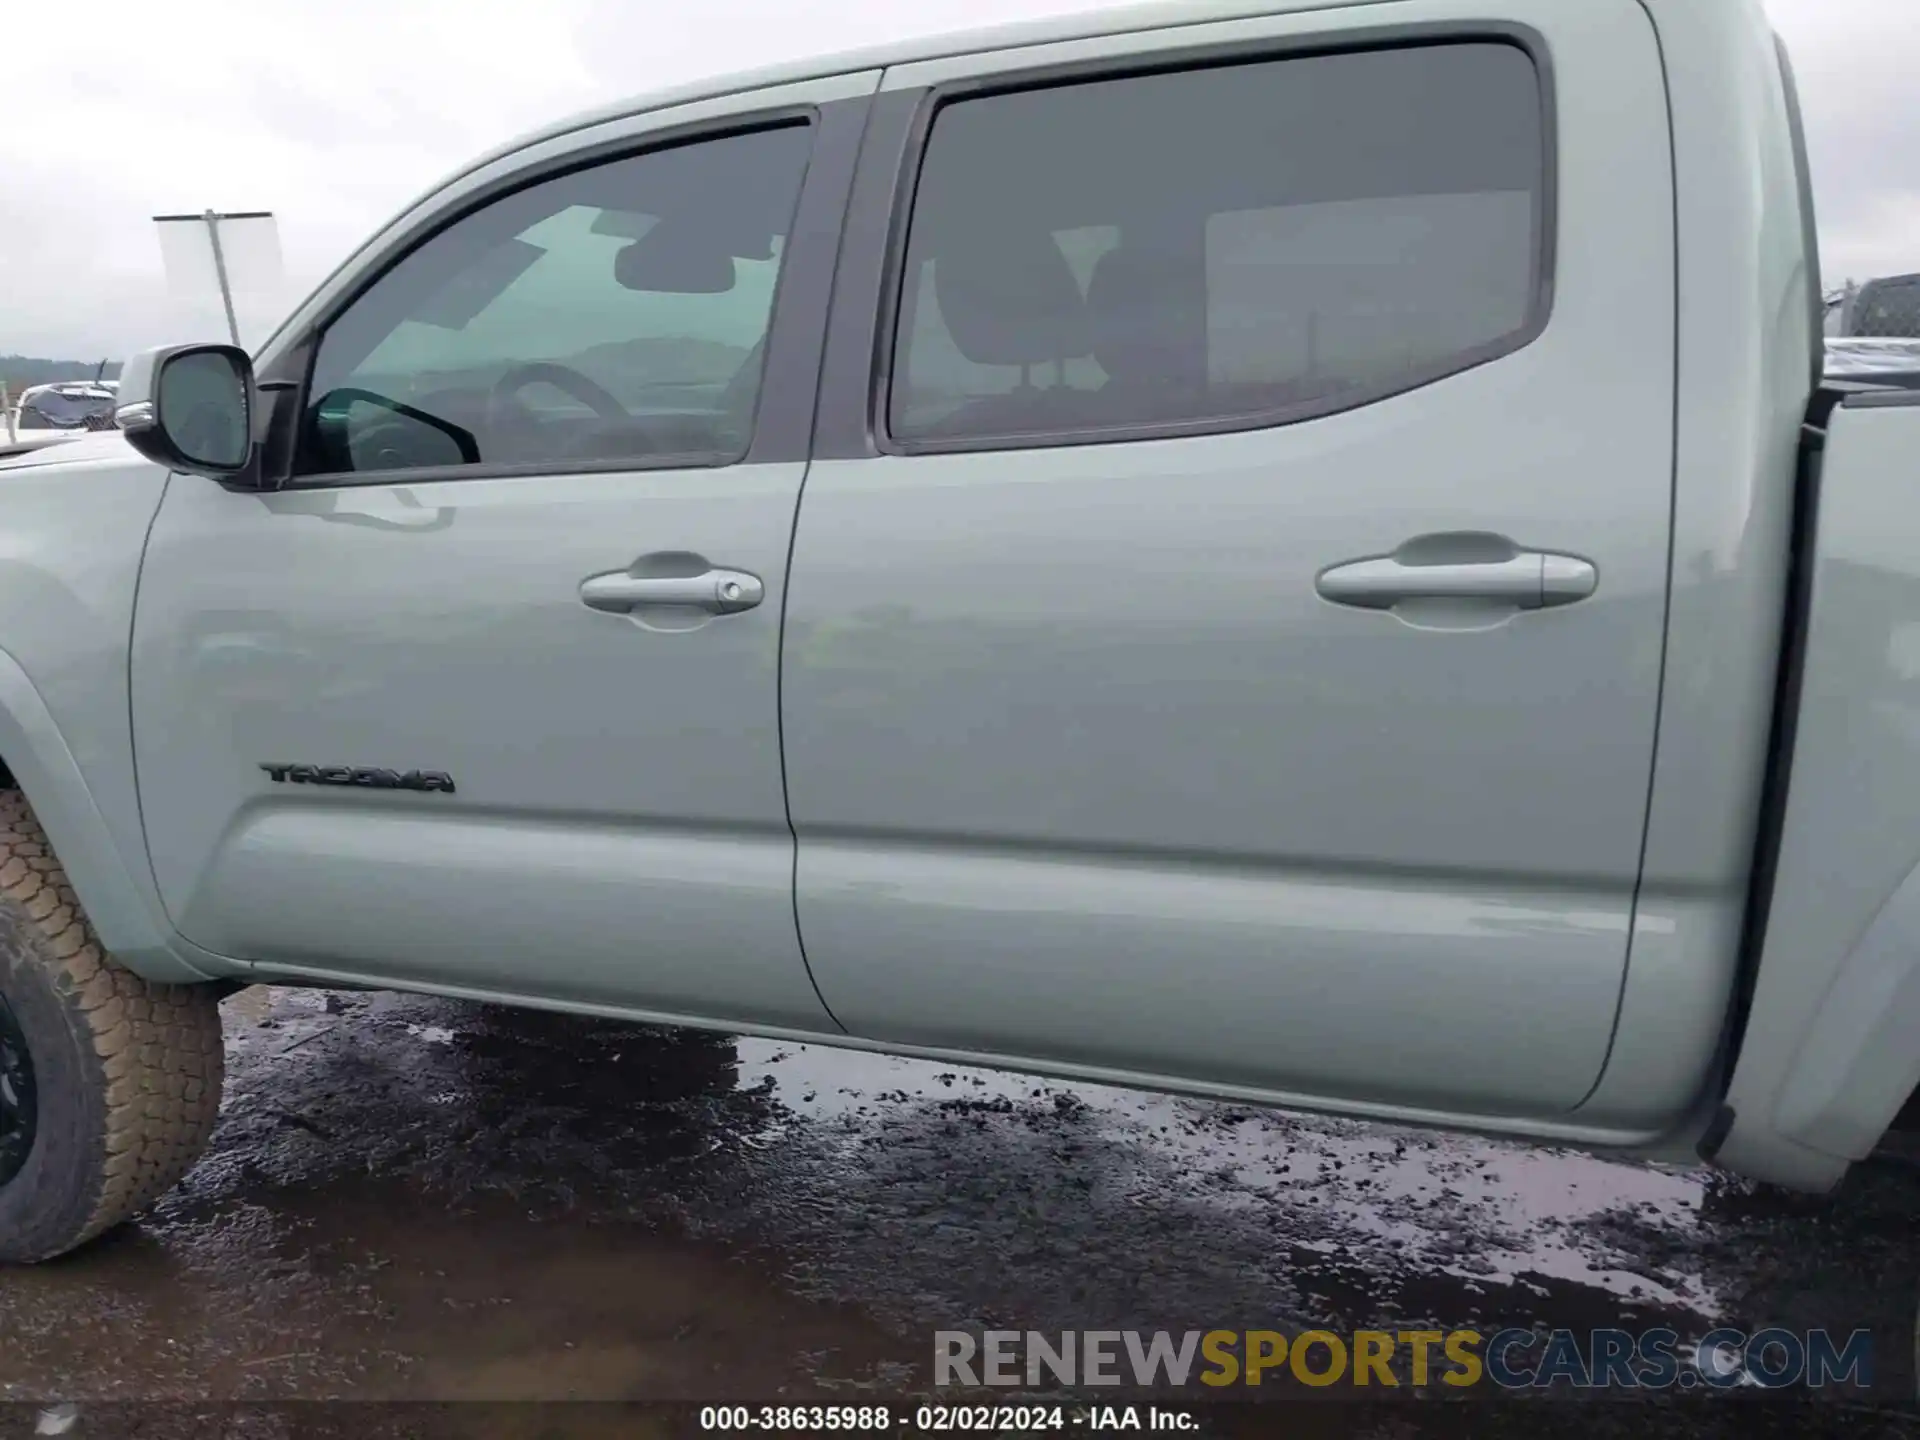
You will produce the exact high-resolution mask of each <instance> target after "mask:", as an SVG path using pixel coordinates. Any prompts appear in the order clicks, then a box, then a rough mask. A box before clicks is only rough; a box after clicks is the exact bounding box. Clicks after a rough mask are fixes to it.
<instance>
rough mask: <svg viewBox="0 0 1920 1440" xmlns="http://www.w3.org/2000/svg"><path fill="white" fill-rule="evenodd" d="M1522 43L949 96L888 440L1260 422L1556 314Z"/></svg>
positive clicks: (920, 208)
mask: <svg viewBox="0 0 1920 1440" xmlns="http://www.w3.org/2000/svg"><path fill="white" fill-rule="evenodd" d="M1548 193H1549V192H1548V184H1547V137H1546V127H1545V121H1544V118H1543V100H1542V85H1541V80H1540V77H1539V74H1538V72H1537V70H1536V68H1535V65H1534V62H1533V60H1532V58H1531V56H1530V55H1529V54H1528V53H1527V52H1526V50H1524V49H1523V48H1521V47H1520V46H1518V45H1515V44H1510V43H1507V42H1504V41H1497V40H1487V41H1460V42H1450V43H1438V44H1429V45H1421V46H1408V47H1402V48H1398V49H1384V50H1374V51H1364V52H1355V53H1351V54H1337V55H1316V56H1304V57H1298V58H1292V59H1282V60H1272V61H1260V62H1253V63H1245V64H1232V65H1220V66H1212V67H1207V68H1204V69H1192V70H1183V71H1168V72H1163V73H1157V74H1150V75H1139V76H1129V77H1125V78H1118V79H1112V80H1096V81H1090V82H1084V83H1078V84H1069V85H1059V86H1053V87H1050V88H1046V89H1038V90H1027V91H1018V92H1013V93H1008V94H999V95H990V96H984V97H980V98H977V99H967V100H959V101H955V102H953V103H950V104H948V105H946V106H944V107H942V109H941V110H940V111H939V113H938V114H937V115H936V116H935V119H934V124H933V127H932V130H931V132H930V134H929V136H928V141H927V145H926V149H925V153H924V155H923V156H922V159H921V167H920V176H919V182H918V186H917V188H916V190H915V199H914V210H913V215H912V218H911V222H910V226H909V232H908V238H907V254H906V264H905V267H904V272H903V292H902V294H901V296H900V302H899V311H898V314H899V320H898V324H897V328H896V332H895V336H894V358H893V367H892V377H891V386H890V393H889V397H888V415H887V420H888V429H889V432H890V433H891V434H892V436H893V437H894V438H896V439H899V440H903V441H908V442H913V441H936V442H937V441H946V442H964V441H972V440H981V441H988V440H994V439H1018V438H1019V437H1022V436H1044V435H1053V436H1072V435H1075V434H1083V435H1084V436H1085V438H1087V439H1099V438H1102V436H1103V435H1104V434H1106V433H1110V432H1113V431H1116V430H1118V431H1126V430H1128V429H1131V428H1135V427H1144V426H1169V425H1170V426H1180V425H1192V424H1196V423H1198V424H1205V425H1210V426H1220V425H1233V424H1236V423H1238V424H1242V425H1259V424H1272V423H1276V422H1279V421H1282V420H1285V419H1288V418H1291V417H1293V416H1298V415H1303V414H1312V413H1325V412H1327V411H1329V410H1332V409H1338V408H1344V407H1345V406H1348V405H1354V404H1361V403H1365V402H1367V401H1369V400H1373V399H1378V398H1381V397H1382V396H1384V395H1387V394H1391V393H1394V392H1397V391H1400V390H1404V389H1408V388H1411V387H1413V386H1415V385H1420V384H1425V383H1428V382H1429V381H1432V380H1434V379H1437V378H1440V377H1441V376H1443V375H1446V374H1451V373H1453V372H1455V371H1458V370H1461V369H1464V368H1467V367H1468V366H1470V365H1474V364H1478V363H1481V362H1483V361H1485V360H1487V359H1490V358H1493V357H1494V356H1496V355H1498V354H1501V353H1504V352H1505V351H1506V350H1509V349H1512V348H1513V347H1514V346H1516V345H1518V344H1520V343H1523V342H1524V341H1525V340H1526V339H1527V338H1528V337H1529V336H1530V335H1531V334H1532V333H1534V332H1535V331H1536V330H1537V328H1538V326H1539V325H1540V324H1541V323H1543V321H1544V307H1545V304H1546V298H1547V293H1548V286H1547V273H1546V266H1547V259H1548V257H1547V253H1546V250H1547V247H1546V243H1545V242H1546V236H1547V223H1546V205H1547V199H1548Z"/></svg>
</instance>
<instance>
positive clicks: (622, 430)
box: [297, 125, 811, 475]
mask: <svg viewBox="0 0 1920 1440" xmlns="http://www.w3.org/2000/svg"><path fill="white" fill-rule="evenodd" d="M810 143H811V132H810V129H809V128H808V127H807V126H805V125H790V126H785V127H782V128H778V129H772V130H762V131H755V132H752V133H748V134H743V135H733V136H728V137H726V138H724V139H717V140H703V141H696V142H694V143H691V144H686V145H681V146H676V147H673V148H671V149H665V150H656V151H651V152H649V153H647V154H643V155H637V156H633V157H630V158H628V159H624V160H616V161H612V162H609V163H607V164H602V165H596V166H593V167H591V168H588V169H584V170H578V171H574V172H573V173H571V174H567V175H562V176H558V177H556V178H554V179H551V180H547V181H543V182H541V183H539V184H536V185H531V186H529V187H527V188H526V189H524V190H519V191H516V192H514V193H513V194H511V195H509V196H507V197H505V198H504V199H501V200H498V201H495V202H493V203H492V204H489V205H487V206H485V207H484V208H482V209H480V210H477V211H475V212H474V213H472V214H470V215H468V216H466V217H465V218H463V219H460V220H458V221H456V222H454V223H453V224H452V225H450V226H448V227H447V228H446V229H444V230H441V231H439V232H437V233H436V234H435V235H434V236H433V237H432V238H430V239H428V240H427V241H426V242H425V243H424V244H422V245H421V246H419V248H417V249H415V250H414V251H412V252H411V253H410V254H408V255H407V256H406V257H405V258H404V259H402V260H401V261H400V263H399V264H397V265H396V266H394V267H393V268H392V269H391V270H389V271H388V272H387V273H386V274H385V275H383V276H382V277H381V278H380V279H379V280H377V281H376V282H375V283H374V284H373V286H372V287H371V288H370V289H368V290H367V291H366V292H365V293H364V294H362V295H361V296H360V297H359V298H358V299H357V300H356V301H354V303H353V304H352V305H351V306H349V307H348V308H347V310H346V311H344V312H343V313H342V314H341V315H340V317H339V318H338V319H337V320H336V321H335V322H334V323H333V324H332V326H331V327H329V329H328V330H327V332H326V333H325V335H324V336H323V337H322V339H321V342H320V346H319V349H318V352H317V354H316V356H315V359H314V367H313V376H312V381H311V383H310V385H309V387H308V391H307V399H306V403H305V409H304V411H303V413H302V416H301V434H300V443H299V447H298V463H297V470H298V473H300V474H303V475H333V474H358V475H365V474H377V473H380V472H384V471H392V470H405V469H413V468H417V467H420V466H439V465H475V464H486V465H500V464H506V465H515V464H521V465H553V464H567V463H579V464H591V463H595V462H606V461H619V460H633V461H635V462H638V463H658V462H659V461H661V460H666V459H672V460H676V461H679V462H682V463H708V464H721V463H726V462H728V461H732V460H737V459H739V458H740V457H741V456H742V455H744V454H745V453H746V450H747V447H748V444H749V442H750V440H751V438H752V429H753V415H754V410H755V406H756V403H757V401H758V398H759V389H760V375H761V370H762V361H763V359H764V354H765V348H766V347H765V341H766V335H767V327H768V324H769V322H770V320H771V318H772V313H773V297H774V288H775V285H776V283H777V281H778V279H779V273H780V259H781V254H782V252H783V250H784V248H785V241H786V236H787V230H788V227H789V226H790V224H791V223H792V219H793V214H794V210H795V207H796V206H797V204H798V201H799V195H800V183H801V180H802V178H803V176H804V174H805V170H806V164H807V158H808V154H809V148H810Z"/></svg>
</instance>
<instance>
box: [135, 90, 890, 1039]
mask: <svg viewBox="0 0 1920 1440" xmlns="http://www.w3.org/2000/svg"><path fill="white" fill-rule="evenodd" d="M876 80H877V76H875V75H872V74H869V75H866V76H864V77H861V76H855V77H851V78H850V79H840V80H836V81H829V82H822V83H820V84H817V85H813V86H797V87H789V88H788V89H787V90H785V91H783V92H780V93H779V94H778V95H775V96H772V97H768V109H769V111H770V112H771V113H770V114H769V115H768V116H767V118H765V119H764V120H760V119H756V118H755V117H753V116H748V117H745V118H744V119H743V118H742V117H741V116H739V115H729V116H725V117H709V118H707V119H706V120H705V122H704V123H705V125H706V127H707V129H706V133H701V130H700V126H699V124H698V123H693V125H692V128H693V130H694V133H692V134H688V133H687V130H688V128H689V122H688V117H686V116H671V115H670V116H667V117H665V118H663V119H657V120H655V121H652V122H650V124H652V125H655V126H665V127H672V128H671V130H670V133H671V135H672V143H670V144H666V143H662V142H660V141H657V140H655V141H651V142H650V141H649V139H648V136H647V134H644V133H643V134H639V135H636V136H635V137H634V138H633V139H632V140H631V141H630V142H628V143H627V144H625V145H624V147H622V146H619V145H618V144H617V137H616V142H609V141H608V138H607V136H606V135H605V134H604V133H601V134H594V133H589V134H587V135H584V136H579V137H576V138H574V139H572V140H570V141H569V142H567V143H568V144H569V145H571V146H572V147H573V149H574V151H575V152H576V153H571V154H570V153H568V151H567V150H566V149H563V148H560V147H558V146H556V145H553V144H549V145H548V146H546V147H543V148H542V149H541V150H540V151H538V152H536V154H535V155H534V157H533V160H532V162H529V161H526V160H522V161H521V162H520V163H522V164H527V163H534V164H535V165H536V170H535V173H533V174H532V175H530V176H526V177H520V178H514V177H510V178H509V179H508V180H507V181H506V182H502V181H501V179H500V178H499V177H498V175H497V174H496V175H489V174H487V173H482V174H481V175H480V176H478V177H475V178H474V179H473V180H472V181H470V182H469V183H468V185H467V186H466V191H473V190H476V189H479V190H481V191H482V193H485V194H486V195H487V199H486V202H485V203H484V204H482V205H481V206H480V207H479V208H477V209H474V208H471V207H472V199H471V196H470V194H468V193H465V192H463V193H461V194H457V195H453V196H450V197H446V198H444V199H443V200H440V201H436V202H431V203H434V204H438V205H442V206H443V207H444V208H445V209H446V210H447V211H448V212H449V213H450V218H451V223H431V224H428V225H425V226H424V227H422V228H426V229H429V230H430V231H431V233H430V235H428V237H427V238H425V239H423V240H419V241H416V242H413V243H412V244H411V246H410V247H409V246H407V245H404V244H403V245H401V246H399V247H396V248H397V251H398V253H397V254H396V256H395V257H394V258H395V260H396V261H397V263H392V264H391V265H390V266H389V265H388V262H387V261H386V260H384V259H378V260H374V261H370V262H369V268H370V269H371V270H374V271H376V272H377V273H379V278H378V279H377V280H376V281H375V282H374V283H373V284H372V285H371V287H370V288H361V289H360V293H358V295H357V297H352V298H343V301H342V303H341V304H339V305H336V306H335V307H334V308H333V311H332V313H329V314H327V315H325V316H324V317H323V318H322V319H321V320H320V321H319V322H317V328H316V329H315V331H314V332H313V341H312V343H310V344H308V345H307V348H308V349H309V350H310V352H311V381H310V383H309V384H308V385H307V386H306V389H305V395H304V399H303V400H302V402H301V404H300V407H299V421H298V434H297V441H296V443H295V445H294V447H293V454H292V458H291V460H290V462H289V463H288V464H287V470H288V471H289V475H288V479H287V483H286V484H285V485H284V486H283V487H282V488H280V489H277V490H275V491H273V492H271V493H234V492H229V491H228V490H225V489H223V488H221V487H220V486H218V485H216V484H213V483H211V482H207V481H203V480H198V479H191V478H187V477H184V476H176V477H175V478H174V480H173V482H172V484H171V486H170V488H169V491H168V494H167V497H166V500H165V502H164V505H163V507H162V510H161V513H160V515H159V518H158V521H157V523H156V525H155V527H154V531H153V536H152V540H151V544H150V546H149V549H148V553H147V557H146V565H145V571H144V573H143V575H142V578H141V587H140V593H139V604H138V614H137V620H136V630H137V633H136V637H135V643H134V647H133V648H134V654H135V656H136V659H135V661H134V670H133V710H134V715H135V744H136V753H137V758H138V762H139V772H140V777H141V783H142V795H143V799H144V802H145V804H144V809H145V814H146V819H147V825H148V838H149V842H150V846H151V852H152V857H153V863H154V869H155V873H156V875H157V877H158V881H159V886H160V890H161V893H162V895H163V896H164V898H165V901H166V904H167V906H168V908H169V911H170V912H171V915H172V917H173V919H174V921H175V923H176V924H177V925H178V926H179V928H180V930H181V932H182V933H183V934H184V935H185V936H186V937H187V938H188V939H190V940H192V941H193V942H195V943H196V944H198V945H200V946H203V947H205V948H206V949H209V950H212V951H215V952H218V953H221V954H224V955H229V956H234V957H238V958H240V959H243V960H248V961H255V962H261V963H262V964H264V965H269V966H276V967H288V966H292V967H303V968H308V969H313V970H318V971H322V972H327V973H333V974H346V975H355V976H367V977H373V978H374V979H378V980H391V981H396V982H399V983H403V984H404V983H418V984H427V985H438V986H443V987H449V988H455V989H462V990H469V991H474V992H480V993H512V994H523V995H530V996H535V997H550V998H555V999H562V1000H569V1001H574V1002H582V1003H602V1004H619V1005H624V1006H632V1007H640V1008H644V1009H647V1010H651V1011H656V1012H661V1013H666V1014H694V1015H700V1016H705V1017H710V1018H721V1019H727V1018H738V1019H743V1020H750V1021H757V1022H760V1023H763V1024H772V1025H792V1026H803V1027H809V1028H818V1027H820V1026H822V1025H824V1024H827V1023H828V1022H827V1020H826V1016H825V1013H824V1012H823V1011H822V1010H821V1007H820V1004H819V1001H818V999H817V997H816V995H815V993H814V991H813V988H812V986H811V985H810V984H809V982H808V980H807V975H806V969H805V965H804V962H803V960H802V958H801V955H800V950H799V946H798V943H797V941H796V939H795V935H794V923H793V911H792V899H791V896H792V865H793V855H792V838H791V833H790V831H789V829H788V826H787V819H786V808H785V799H784V795H783V791H782V783H781V770H780V749H779V723H778V721H779V717H778V711H777V680H778V673H777V665H778V655H779V624H780V611H781V605H782V601H783V598H784V580H785V572H786V562H787V549H788V542H789V539H790V536H791V532H792V526H793V515H794V505H795V502H796V498H797V496H798V493H799V488H800V482H801V478H802V475H803V474H804V470H805V461H806V444H807V430H808V427H809V425H810V422H811V407H812V393H813V392H812V385H813V376H814V372H815V369H816V367H817V357H818V347H819V334H820V330H821V327H822V325H823V323H824V300H822V299H818V298H817V297H818V296H820V295H823V294H824V290H825V287H826V282H827V280H828V279H829V278H830V274H831V264H832V254H833V241H834V228H835V227H836V226H837V222H838V217H839V214H840V210H841V206H842V204H843V201H844V190H845V184H846V181H847V179H848V177H849V175H850V173H851V159H850V156H851V152H852V148H853V145H854V144H855V143H856V142H857V138H858V134H859V126H860V121H861V119H862V115H863V112H864V106H865V100H864V98H859V97H862V96H863V95H864V93H865V92H870V91H871V89H872V88H873V85H874V83H875V81H876ZM849 97H853V98H849ZM731 103H732V104H733V106H734V107H736V108H737V107H738V106H739V105H740V103H741V102H739V101H738V100H736V101H733V102H731ZM707 108H708V109H711V108H712V107H707ZM692 119H693V122H699V121H700V119H701V117H700V116H699V115H695V116H694V117H692ZM676 121H678V122H680V123H679V124H677V125H676V124H675V122H676ZM629 123H632V122H629ZM716 124H722V125H724V127H725V129H724V131H722V132H721V133H712V127H713V126H714V125H716ZM589 145H591V146H592V147H593V149H592V150H591V151H590V152H589V153H592V154H594V155H595V157H596V163H594V164H592V165H590V166H588V167H586V168H579V163H578V162H579V155H578V153H577V152H578V151H579V150H580V149H582V148H585V147H587V146H589ZM609 150H615V151H618V152H620V153H614V154H611V155H610V154H609V153H608V152H609ZM498 169H499V167H498V166H496V167H495V170H496V171H497V170H498ZM835 187H837V193H833V192H835ZM503 191H504V193H502V192H503ZM803 191H804V198H803ZM796 215H799V216H801V217H803V219H802V222H801V223H800V224H799V225H798V226H796ZM809 216H811V217H812V218H811V219H806V218H804V217H809ZM823 219H824V223H823ZM783 267H785V268H786V270H787V272H788V273H787V274H786V275H785V277H784V282H785V283H781V282H782V281H783V276H782V270H783ZM776 287H778V292H779V298H778V303H777V304H776ZM353 288H358V287H353V286H349V287H348V289H349V292H350V291H351V290H352V289H353ZM300 343H302V344H307V342H304V341H303V342H300ZM281 368H282V369H284V368H285V367H284V365H283V366H282V367H281ZM262 369H263V373H264V374H268V375H269V376H270V375H271V374H272V373H273V372H274V369H275V361H274V359H273V358H272V357H271V356H270V357H268V359H267V361H266V362H265V363H264V364H263V367H262Z"/></svg>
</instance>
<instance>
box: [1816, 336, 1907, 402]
mask: <svg viewBox="0 0 1920 1440" xmlns="http://www.w3.org/2000/svg"><path fill="white" fill-rule="evenodd" d="M1826 346H1827V378H1828V379H1829V380H1858V381H1862V382H1866V383H1869V384H1874V385H1897V386H1899V387H1900V388H1901V389H1904V390H1916V389H1920V337H1917V338H1914V339H1886V340H1881V339H1870V338H1865V337H1858V336H1856V337H1848V338H1835V337H1832V336H1829V337H1828V339H1827V342H1826Z"/></svg>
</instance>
